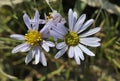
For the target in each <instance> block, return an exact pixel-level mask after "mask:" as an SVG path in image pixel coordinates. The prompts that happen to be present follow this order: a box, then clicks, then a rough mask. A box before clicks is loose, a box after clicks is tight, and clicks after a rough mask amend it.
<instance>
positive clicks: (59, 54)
mask: <svg viewBox="0 0 120 81" xmlns="http://www.w3.org/2000/svg"><path fill="white" fill-rule="evenodd" d="M67 49H68V47H64V48H62V49H61V50H60V51H59V52H58V53H57V54H56V55H55V58H56V59H58V58H60V57H61V56H62V55H63V54H64V53H65V52H66V50H67Z"/></svg>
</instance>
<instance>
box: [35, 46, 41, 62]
mask: <svg viewBox="0 0 120 81" xmlns="http://www.w3.org/2000/svg"><path fill="white" fill-rule="evenodd" d="M35 51H36V53H35V64H38V63H39V61H40V54H41V51H40V47H39V46H37V47H36V48H35Z"/></svg>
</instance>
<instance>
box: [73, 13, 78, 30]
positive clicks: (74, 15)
mask: <svg viewBox="0 0 120 81" xmlns="http://www.w3.org/2000/svg"><path fill="white" fill-rule="evenodd" d="M76 21H77V13H76V12H73V30H74V26H75V24H76Z"/></svg>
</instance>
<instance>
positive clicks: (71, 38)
mask: <svg viewBox="0 0 120 81" xmlns="http://www.w3.org/2000/svg"><path fill="white" fill-rule="evenodd" d="M64 41H65V43H66V44H67V45H68V46H76V45H77V44H78V43H79V36H78V34H77V33H76V32H69V33H68V34H66V35H65V38H64Z"/></svg>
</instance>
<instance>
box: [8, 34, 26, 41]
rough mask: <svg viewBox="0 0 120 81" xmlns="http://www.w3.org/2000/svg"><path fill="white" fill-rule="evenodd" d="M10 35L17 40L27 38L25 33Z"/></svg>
mask: <svg viewBox="0 0 120 81" xmlns="http://www.w3.org/2000/svg"><path fill="white" fill-rule="evenodd" d="M10 37H11V38H14V39H17V40H25V37H24V35H20V34H12V35H10Z"/></svg>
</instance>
